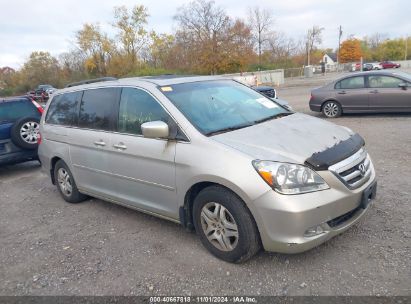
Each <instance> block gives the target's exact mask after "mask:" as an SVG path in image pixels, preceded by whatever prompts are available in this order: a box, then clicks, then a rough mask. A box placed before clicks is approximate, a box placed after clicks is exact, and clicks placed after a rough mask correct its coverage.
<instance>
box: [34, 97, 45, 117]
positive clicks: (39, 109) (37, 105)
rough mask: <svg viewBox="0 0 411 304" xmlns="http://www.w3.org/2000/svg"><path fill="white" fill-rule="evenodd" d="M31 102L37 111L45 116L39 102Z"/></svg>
mask: <svg viewBox="0 0 411 304" xmlns="http://www.w3.org/2000/svg"><path fill="white" fill-rule="evenodd" d="M31 102H32V103H33V104H34V106H35V107H36V108H37V111H39V113H40V114H43V112H44V109H43V107H42V106H41V105H39V104H38V103H37V102H35V101H34V100H31Z"/></svg>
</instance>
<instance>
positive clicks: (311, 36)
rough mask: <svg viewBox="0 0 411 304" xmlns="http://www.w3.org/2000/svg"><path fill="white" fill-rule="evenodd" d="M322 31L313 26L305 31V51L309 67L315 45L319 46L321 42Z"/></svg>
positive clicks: (320, 28) (321, 28)
mask: <svg viewBox="0 0 411 304" xmlns="http://www.w3.org/2000/svg"><path fill="white" fill-rule="evenodd" d="M323 30H324V28H323V27H319V26H318V25H313V27H312V28H310V29H309V30H308V31H307V36H306V40H305V41H306V44H305V45H306V51H307V65H310V56H311V53H312V51H313V50H314V48H315V47H316V45H318V44H321V42H322V31H323Z"/></svg>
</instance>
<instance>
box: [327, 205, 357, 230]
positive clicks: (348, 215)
mask: <svg viewBox="0 0 411 304" xmlns="http://www.w3.org/2000/svg"><path fill="white" fill-rule="evenodd" d="M360 209H361V207H357V208H355V209H353V210H351V211H349V212H347V213H344V214H343V215H340V216H339V217H336V218H334V219H332V220H331V221H328V222H327V224H328V226H330V227H331V228H335V227H337V226H340V225H341V224H344V223H345V222H347V221H349V220H350V219H351V218H352V217H353V216H354V215H355V214H356V213H357V211H359V210H360Z"/></svg>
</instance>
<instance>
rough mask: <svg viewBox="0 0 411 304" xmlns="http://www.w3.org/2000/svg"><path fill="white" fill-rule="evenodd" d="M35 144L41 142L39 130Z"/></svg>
mask: <svg viewBox="0 0 411 304" xmlns="http://www.w3.org/2000/svg"><path fill="white" fill-rule="evenodd" d="M37 144H38V145H40V144H41V133H40V132H39V133H38V134H37Z"/></svg>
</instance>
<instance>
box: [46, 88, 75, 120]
mask: <svg viewBox="0 0 411 304" xmlns="http://www.w3.org/2000/svg"><path fill="white" fill-rule="evenodd" d="M81 95H82V92H73V93H66V94H62V95H59V96H56V97H54V98H53V100H52V102H51V104H50V106H49V109H48V111H47V116H46V123H49V124H55V125H65V126H72V125H77V119H78V117H77V113H78V103H79V101H80V99H81Z"/></svg>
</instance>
